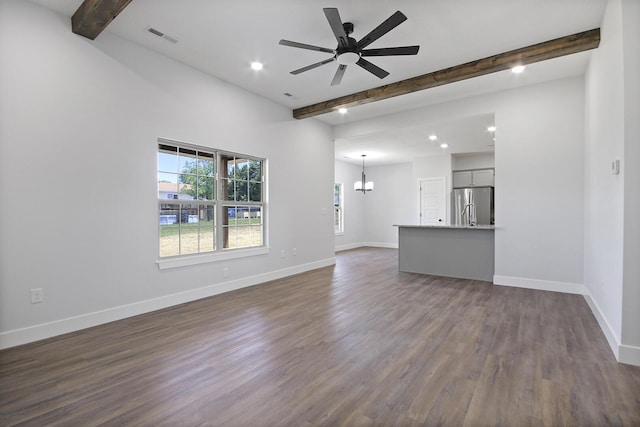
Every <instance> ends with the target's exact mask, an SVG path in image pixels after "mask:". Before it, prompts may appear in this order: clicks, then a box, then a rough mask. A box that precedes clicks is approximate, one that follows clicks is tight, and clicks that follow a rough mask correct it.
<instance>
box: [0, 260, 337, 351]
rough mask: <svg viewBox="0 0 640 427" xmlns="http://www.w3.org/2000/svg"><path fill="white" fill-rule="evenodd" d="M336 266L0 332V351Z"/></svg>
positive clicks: (298, 269)
mask: <svg viewBox="0 0 640 427" xmlns="http://www.w3.org/2000/svg"><path fill="white" fill-rule="evenodd" d="M335 263H336V259H335V257H333V258H327V259H324V260H320V261H315V262H311V263H308V264H302V265H296V266H293V267H289V268H285V269H281V270H275V271H270V272H268V273H263V274H258V275H255V276H250V277H244V278H241V279H237V280H230V281H227V282H222V283H216V284H214V285H210V286H205V287H202V288H198V289H192V290H189V291H185V292H179V293H175V294H171V295H164V296H161V297H158V298H152V299H149V300H144V301H139V302H135V303H132V304H126V305H121V306H118V307H112V308H108V309H106V310H100V311H96V312H93V313H86V314H82V315H80V316H74V317H69V318H66V319H60V320H54V321H52V322H48V323H43V324H40V325H34V326H29V327H26V328H21V329H15V330H12V331H7V332H2V333H0V349H3V348H9V347H15V346H18V345H22V344H27V343H30V342H34V341H38V340H42V339H45V338H51V337H54V336H57V335H62V334H66V333H69V332H75V331H79V330H81V329H86V328H90V327H93V326H98V325H102V324H104V323H109V322H114V321H116V320H122V319H125V318H127V317H132V316H137V315H140V314H144V313H149V312H151V311H155V310H160V309H163V308H167V307H172V306H174V305H178V304H184V303H185V302H190V301H195V300H198V299H202V298H207V297H210V296H214V295H218V294H222V293H225V292H229V291H233V290H236V289H241V288H246V287H249V286H254V285H259V284H260V283H265V282H268V281H271V280H276V279H281V278H283V277H288V276H292V275H294V274H299V273H304V272H305V271H310V270H315V269H317V268H322V267H327V266H330V265H335Z"/></svg>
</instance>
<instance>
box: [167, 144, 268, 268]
mask: <svg viewBox="0 0 640 427" xmlns="http://www.w3.org/2000/svg"><path fill="white" fill-rule="evenodd" d="M263 169H264V160H263V159H259V158H254V157H250V156H244V155H239V154H232V153H226V152H221V151H217V150H212V149H207V148H203V147H194V146H187V145H183V144H176V143H173V142H168V141H164V140H161V141H160V142H159V144H158V214H159V216H158V225H159V228H160V257H169V256H176V255H188V254H198V253H207V252H219V251H225V250H230V249H240V248H251V247H259V246H263V245H264V237H263V236H264V223H263V218H264V204H263V199H264V198H263V190H264V188H263V187H264V178H263V177H264V174H263Z"/></svg>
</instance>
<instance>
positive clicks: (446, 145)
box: [440, 142, 449, 148]
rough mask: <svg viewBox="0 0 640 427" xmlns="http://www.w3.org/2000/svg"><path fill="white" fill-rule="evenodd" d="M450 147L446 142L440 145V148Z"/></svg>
mask: <svg viewBox="0 0 640 427" xmlns="http://www.w3.org/2000/svg"><path fill="white" fill-rule="evenodd" d="M448 146H449V144H447V143H446V142H443V143H442V144H440V148H447V147H448Z"/></svg>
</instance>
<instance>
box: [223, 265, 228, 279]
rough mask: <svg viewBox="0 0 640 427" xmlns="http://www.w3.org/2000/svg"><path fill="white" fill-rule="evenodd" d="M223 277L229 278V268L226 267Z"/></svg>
mask: <svg viewBox="0 0 640 427" xmlns="http://www.w3.org/2000/svg"><path fill="white" fill-rule="evenodd" d="M222 275H223V276H224V277H229V267H225V268H223V269H222Z"/></svg>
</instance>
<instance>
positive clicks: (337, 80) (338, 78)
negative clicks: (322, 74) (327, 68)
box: [331, 64, 347, 86]
mask: <svg viewBox="0 0 640 427" xmlns="http://www.w3.org/2000/svg"><path fill="white" fill-rule="evenodd" d="M346 69H347V66H346V65H344V64H340V65H339V66H338V69H337V70H336V74H335V75H334V76H333V80H331V86H337V85H339V84H340V82H341V81H342V76H344V70H346Z"/></svg>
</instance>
